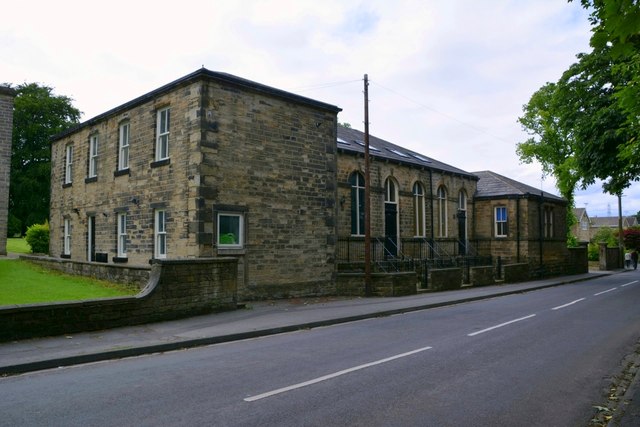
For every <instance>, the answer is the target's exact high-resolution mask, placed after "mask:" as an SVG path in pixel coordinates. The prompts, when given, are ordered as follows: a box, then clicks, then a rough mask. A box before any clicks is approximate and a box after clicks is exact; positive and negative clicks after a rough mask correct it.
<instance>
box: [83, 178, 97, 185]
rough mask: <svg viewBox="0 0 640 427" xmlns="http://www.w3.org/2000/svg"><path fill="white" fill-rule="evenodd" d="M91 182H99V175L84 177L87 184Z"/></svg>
mask: <svg viewBox="0 0 640 427" xmlns="http://www.w3.org/2000/svg"><path fill="white" fill-rule="evenodd" d="M91 182H98V177H97V176H92V177H91V178H85V179H84V183H85V184H89V183H91Z"/></svg>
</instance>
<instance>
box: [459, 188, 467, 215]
mask: <svg viewBox="0 0 640 427" xmlns="http://www.w3.org/2000/svg"><path fill="white" fill-rule="evenodd" d="M458 210H459V211H466V210H467V193H466V192H465V191H464V190H460V192H459V193H458Z"/></svg>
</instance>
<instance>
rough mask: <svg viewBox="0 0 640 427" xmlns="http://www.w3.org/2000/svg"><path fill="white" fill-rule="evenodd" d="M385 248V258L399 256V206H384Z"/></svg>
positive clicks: (386, 204)
mask: <svg viewBox="0 0 640 427" xmlns="http://www.w3.org/2000/svg"><path fill="white" fill-rule="evenodd" d="M384 248H385V251H384V253H385V258H386V257H389V256H393V257H395V256H398V205H397V204H395V203H385V204H384Z"/></svg>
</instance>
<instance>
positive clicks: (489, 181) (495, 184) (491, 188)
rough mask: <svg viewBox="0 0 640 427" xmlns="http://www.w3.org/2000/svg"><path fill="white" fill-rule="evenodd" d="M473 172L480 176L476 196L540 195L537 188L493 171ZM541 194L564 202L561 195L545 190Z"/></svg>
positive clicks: (546, 197)
mask: <svg viewBox="0 0 640 427" xmlns="http://www.w3.org/2000/svg"><path fill="white" fill-rule="evenodd" d="M473 173H474V174H475V175H477V176H478V177H479V178H480V180H479V181H478V187H477V190H476V194H475V197H476V198H499V197H509V196H511V197H514V196H515V197H526V196H536V197H539V196H540V190H539V189H537V188H535V187H532V186H530V185H527V184H523V183H522V182H519V181H516V180H514V179H511V178H507V177H506V176H502V175H500V174H497V173H495V172H492V171H481V172H473ZM542 195H543V197H544V198H545V199H550V200H554V201H558V202H566V200H565V199H563V198H562V197H558V196H556V195H555V194H551V193H547V192H546V191H543V192H542Z"/></svg>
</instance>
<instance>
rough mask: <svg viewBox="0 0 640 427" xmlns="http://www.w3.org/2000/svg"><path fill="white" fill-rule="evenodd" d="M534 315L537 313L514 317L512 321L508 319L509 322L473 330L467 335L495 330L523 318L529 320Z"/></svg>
mask: <svg viewBox="0 0 640 427" xmlns="http://www.w3.org/2000/svg"><path fill="white" fill-rule="evenodd" d="M534 316H535V314H530V315H528V316H524V317H520V318H518V319H513V320H510V321H508V322H504V323H500V324H499V325H495V326H491V327H490V328H486V329H483V330H481V331H476V332H472V333H470V334H467V336H469V337H473V336H475V335H479V334H483V333H485V332H489V331H492V330H494V329H498V328H501V327H503V326H507V325H510V324H512V323H515V322H520V321H521V320H527V319H530V318H532V317H534Z"/></svg>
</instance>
